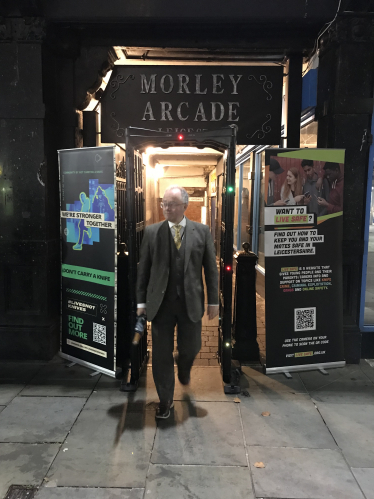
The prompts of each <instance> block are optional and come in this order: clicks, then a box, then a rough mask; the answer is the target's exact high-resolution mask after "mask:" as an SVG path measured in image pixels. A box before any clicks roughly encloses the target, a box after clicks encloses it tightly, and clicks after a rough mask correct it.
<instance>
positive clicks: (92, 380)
mask: <svg viewBox="0 0 374 499" xmlns="http://www.w3.org/2000/svg"><path fill="white" fill-rule="evenodd" d="M98 381H99V380H98V377H96V376H95V377H89V378H87V379H79V378H78V379H76V380H73V379H53V378H49V379H48V378H47V379H44V378H43V379H41V378H40V377H39V376H37V378H34V379H33V380H32V381H31V382H30V384H29V385H27V386H25V388H24V389H23V390H22V391H21V393H20V395H21V396H33V397H35V396H40V397H85V398H88V397H89V396H90V395H91V393H92V391H93V390H94V388H95V386H96V384H97V382H98Z"/></svg>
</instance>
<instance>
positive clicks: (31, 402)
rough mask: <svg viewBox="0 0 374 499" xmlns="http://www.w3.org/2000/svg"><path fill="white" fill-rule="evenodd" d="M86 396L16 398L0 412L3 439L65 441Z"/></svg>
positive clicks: (34, 441)
mask: <svg viewBox="0 0 374 499" xmlns="http://www.w3.org/2000/svg"><path fill="white" fill-rule="evenodd" d="M85 402H86V399H83V398H75V397H70V398H68V397H16V398H15V399H14V400H13V401H12V402H11V403H10V404H9V405H8V407H7V408H6V409H4V410H3V412H2V413H1V415H0V442H25V443H26V442H28V443H36V442H63V441H64V439H65V437H66V435H67V433H68V432H69V430H70V429H71V427H72V425H73V424H74V421H75V420H76V418H77V416H78V414H79V412H80V411H81V410H82V407H83V405H84V404H85Z"/></svg>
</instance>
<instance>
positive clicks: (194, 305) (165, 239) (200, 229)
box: [136, 218, 218, 322]
mask: <svg viewBox="0 0 374 499" xmlns="http://www.w3.org/2000/svg"><path fill="white" fill-rule="evenodd" d="M186 220H187V223H186V228H185V232H184V237H185V238H186V247H185V261H184V292H185V297H186V307H187V313H188V316H189V318H190V319H191V321H193V322H197V321H198V320H200V319H201V317H202V316H203V315H204V286H203V279H202V268H203V267H204V274H205V282H206V286H207V292H208V303H209V304H212V305H213V304H218V271H217V264H216V254H215V249H214V244H213V239H212V236H211V234H210V231H209V227H207V226H206V225H203V224H200V223H197V222H192V221H191V220H188V218H187V219H186ZM169 232H170V228H169V224H168V222H167V221H166V220H165V221H164V222H159V223H157V224H153V225H149V226H148V227H146V228H145V231H144V237H143V242H142V245H141V249H140V261H139V264H138V276H137V282H136V294H137V302H138V303H146V304H147V318H148V320H149V321H151V320H153V319H154V317H155V316H156V314H157V312H158V310H159V308H160V305H161V303H162V300H163V299H164V296H165V293H166V288H167V285H168V279H169V266H170V244H169Z"/></svg>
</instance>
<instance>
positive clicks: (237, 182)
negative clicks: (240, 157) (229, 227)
mask: <svg viewBox="0 0 374 499" xmlns="http://www.w3.org/2000/svg"><path fill="white" fill-rule="evenodd" d="M240 170H241V168H240V166H239V165H238V166H237V168H236V172H235V208H234V238H233V241H234V248H235V249H241V248H237V240H238V219H239V216H240V206H239V205H240V196H239V193H240V184H241V179H240ZM239 230H240V229H239Z"/></svg>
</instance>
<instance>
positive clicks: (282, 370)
mask: <svg viewBox="0 0 374 499" xmlns="http://www.w3.org/2000/svg"><path fill="white" fill-rule="evenodd" d="M334 367H345V360H342V361H339V362H325V363H323V364H305V365H303V366H302V365H301V366H282V367H266V366H265V373H266V374H286V375H287V373H295V372H302V371H322V370H324V369H333V368H334Z"/></svg>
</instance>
